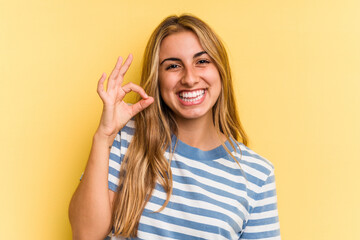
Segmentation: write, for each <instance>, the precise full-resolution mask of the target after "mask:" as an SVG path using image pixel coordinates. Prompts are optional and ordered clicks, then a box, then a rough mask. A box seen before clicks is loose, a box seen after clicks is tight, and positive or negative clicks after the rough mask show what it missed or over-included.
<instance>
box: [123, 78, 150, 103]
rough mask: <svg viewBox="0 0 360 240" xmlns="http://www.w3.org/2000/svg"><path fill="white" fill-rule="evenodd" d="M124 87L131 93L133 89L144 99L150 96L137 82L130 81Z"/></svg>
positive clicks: (125, 90)
mask: <svg viewBox="0 0 360 240" xmlns="http://www.w3.org/2000/svg"><path fill="white" fill-rule="evenodd" d="M122 89H123V90H124V92H126V93H129V92H131V91H133V92H136V93H138V94H139V95H140V96H141V97H142V98H144V99H147V98H148V97H149V96H148V95H147V94H146V92H145V90H144V89H143V88H142V87H140V86H139V85H136V84H135V83H132V82H129V83H127V84H125V85H124V86H122Z"/></svg>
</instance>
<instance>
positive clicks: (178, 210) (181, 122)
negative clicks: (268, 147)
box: [69, 15, 280, 240]
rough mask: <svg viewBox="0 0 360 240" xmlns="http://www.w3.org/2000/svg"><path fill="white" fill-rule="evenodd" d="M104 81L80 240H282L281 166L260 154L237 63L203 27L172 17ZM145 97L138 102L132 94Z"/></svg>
mask: <svg viewBox="0 0 360 240" xmlns="http://www.w3.org/2000/svg"><path fill="white" fill-rule="evenodd" d="M131 61H132V56H131V55H129V57H128V58H127V59H126V60H125V61H123V59H122V58H121V57H120V58H119V59H118V61H117V63H116V66H115V68H114V70H113V72H112V73H111V75H110V76H109V78H108V84H107V88H106V89H104V86H103V85H104V82H105V80H106V75H105V74H103V75H102V76H101V78H100V80H99V83H98V94H99V96H100V98H101V99H102V101H103V104H104V107H103V113H102V116H101V120H100V124H99V127H98V129H97V131H96V133H95V135H94V137H93V145H92V149H91V153H90V157H89V160H88V163H87V166H86V170H85V172H84V175H83V177H82V180H81V182H80V184H79V186H78V188H77V190H76V192H75V193H74V196H73V198H72V200H71V203H70V208H69V216H70V222H71V226H72V230H73V238H74V239H86V240H92V239H94V240H95V239H125V238H135V239H207V240H209V239H280V234H279V221H278V211H277V200H276V190H275V180H274V168H273V165H272V164H271V163H270V162H269V161H267V160H266V159H264V158H262V157H260V156H259V155H257V154H256V153H254V152H253V151H251V150H250V149H249V148H248V147H246V144H247V137H246V135H245V132H244V130H243V128H242V126H241V124H240V120H239V118H238V114H237V111H236V105H235V97H234V92H233V86H232V79H231V71H230V66H229V62H228V57H227V54H226V51H225V48H224V46H223V44H222V43H221V41H220V39H219V37H218V36H217V35H216V34H215V33H214V32H213V31H212V30H211V29H210V27H209V26H208V25H207V24H206V23H204V22H203V21H202V20H200V19H198V18H196V17H194V16H191V15H182V16H180V17H177V16H170V17H168V18H166V19H165V20H164V21H163V22H162V23H160V25H159V26H158V27H157V28H156V29H155V31H154V32H153V34H152V35H151V37H150V40H149V42H148V44H147V47H146V49H145V54H144V61H143V69H142V76H141V82H140V86H138V85H136V84H134V83H128V84H125V85H123V84H122V82H123V78H124V76H125V74H126V71H127V70H128V68H129V66H130V64H131ZM131 91H133V92H136V93H138V95H139V100H138V102H136V103H135V104H133V105H128V104H126V103H124V102H123V101H122V100H123V98H124V96H125V95H126V94H127V93H129V92H131Z"/></svg>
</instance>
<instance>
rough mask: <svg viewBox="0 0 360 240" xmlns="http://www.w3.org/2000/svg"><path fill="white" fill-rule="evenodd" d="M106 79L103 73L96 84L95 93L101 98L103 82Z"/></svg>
mask: <svg viewBox="0 0 360 240" xmlns="http://www.w3.org/2000/svg"><path fill="white" fill-rule="evenodd" d="M105 79H106V73H103V74H102V75H101V77H100V79H99V81H98V84H97V92H98V94H99V96H100V97H101V98H103V96H104V82H105Z"/></svg>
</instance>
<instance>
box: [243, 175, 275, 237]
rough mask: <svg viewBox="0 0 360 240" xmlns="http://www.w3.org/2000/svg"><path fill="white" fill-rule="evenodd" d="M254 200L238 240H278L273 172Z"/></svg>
mask: <svg viewBox="0 0 360 240" xmlns="http://www.w3.org/2000/svg"><path fill="white" fill-rule="evenodd" d="M254 200H255V204H254V206H253V208H252V211H251V212H250V216H249V219H248V221H247V223H246V226H245V228H244V230H243V232H242V235H241V237H240V239H269V240H280V226H279V216H278V209H277V196H276V188H275V176H274V170H272V171H271V173H270V175H269V176H268V178H267V180H266V181H265V183H264V185H263V186H262V187H261V189H260V191H259V192H258V193H257V194H256V195H255V199H254Z"/></svg>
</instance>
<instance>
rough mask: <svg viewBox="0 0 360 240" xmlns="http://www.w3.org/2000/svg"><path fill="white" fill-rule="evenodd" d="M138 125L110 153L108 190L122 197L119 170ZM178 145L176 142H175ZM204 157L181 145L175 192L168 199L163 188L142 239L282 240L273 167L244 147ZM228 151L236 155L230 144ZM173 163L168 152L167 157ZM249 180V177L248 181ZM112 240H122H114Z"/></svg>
mask: <svg viewBox="0 0 360 240" xmlns="http://www.w3.org/2000/svg"><path fill="white" fill-rule="evenodd" d="M134 130H135V129H134V121H132V120H130V121H129V123H128V124H127V125H126V126H125V127H124V128H123V129H122V130H121V131H120V132H119V133H118V134H117V136H116V138H115V141H114V143H113V146H112V148H111V152H110V161H109V179H108V180H109V181H108V182H109V189H111V190H112V191H117V187H118V184H119V178H118V176H119V170H120V164H121V162H122V159H123V158H124V155H125V153H126V150H127V147H128V145H129V143H130V141H131V139H132V136H133V134H134ZM172 140H173V141H172V142H173V144H174V143H175V142H176V140H177V139H176V137H175V136H174V137H173V139H172ZM239 145H240V149H241V150H239V149H237V152H234V151H232V153H233V155H234V156H235V157H236V158H237V160H238V161H239V162H240V166H241V168H242V170H241V169H240V167H239V165H238V164H237V163H236V162H235V161H234V159H233V158H232V157H231V156H229V154H228V153H227V152H226V150H225V149H224V147H223V146H219V147H217V148H215V149H213V150H210V151H202V150H200V149H198V148H194V147H191V146H189V145H187V144H185V143H183V142H181V141H180V140H177V144H176V148H175V151H174V155H173V158H172V161H171V170H172V175H173V179H172V180H173V192H172V195H171V198H170V202H169V203H168V204H167V206H166V208H165V209H164V210H162V211H161V212H155V211H157V210H159V208H160V207H161V206H162V205H163V203H164V201H165V199H166V193H165V192H164V190H163V188H162V186H161V185H160V184H156V187H155V189H154V191H153V193H152V196H151V198H150V200H149V202H148V203H147V204H146V206H145V209H144V211H143V213H142V216H141V218H140V223H139V228H138V238H137V239H147V240H148V239H164V240H165V239H166V240H170V239H202V240H211V239H224V240H225V239H268V240H275V239H276V240H278V239H280V230H279V219H278V211H277V197H276V189H275V178H274V167H273V165H272V164H271V163H270V162H269V161H268V160H266V159H264V158H262V157H260V156H259V155H257V154H256V153H254V152H253V151H252V150H250V149H249V148H247V147H246V146H244V145H243V144H241V143H239ZM226 146H227V147H228V149H232V147H231V145H230V143H229V142H226ZM165 156H166V157H167V158H168V156H169V152H165ZM244 174H245V176H244ZM107 239H123V238H119V237H115V236H112V235H111V234H110V235H109V236H108V237H107Z"/></svg>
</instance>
